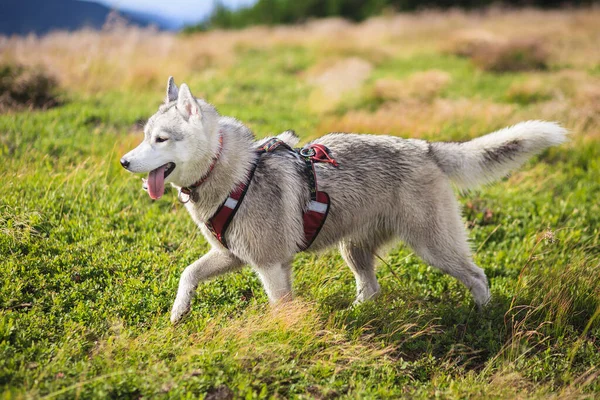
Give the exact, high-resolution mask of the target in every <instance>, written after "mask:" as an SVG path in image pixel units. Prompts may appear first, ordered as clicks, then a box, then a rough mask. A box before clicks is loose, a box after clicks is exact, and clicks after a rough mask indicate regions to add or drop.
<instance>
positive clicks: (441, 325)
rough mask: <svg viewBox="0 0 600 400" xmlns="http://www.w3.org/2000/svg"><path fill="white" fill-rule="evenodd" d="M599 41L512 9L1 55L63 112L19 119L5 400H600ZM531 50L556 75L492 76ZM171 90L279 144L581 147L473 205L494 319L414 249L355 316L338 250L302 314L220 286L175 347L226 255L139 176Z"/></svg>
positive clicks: (3, 349) (383, 271) (76, 41)
mask: <svg viewBox="0 0 600 400" xmlns="http://www.w3.org/2000/svg"><path fill="white" fill-rule="evenodd" d="M598 20H600V10H599V9H583V10H571V11H554V12H540V11H534V10H525V11H519V12H516V11H503V12H500V11H497V10H496V11H493V10H492V11H490V12H488V13H485V14H465V13H460V12H452V13H449V14H441V13H423V14H416V15H392V16H386V17H381V18H376V19H371V20H369V21H367V22H365V23H362V24H360V25H350V24H347V23H345V22H343V21H337V20H326V21H319V22H312V23H309V24H308V25H306V26H301V27H288V28H279V27H278V28H270V29H267V28H252V29H248V30H245V31H239V32H220V31H216V32H208V33H204V34H199V35H195V36H187V37H180V36H174V35H171V34H166V33H157V32H152V31H141V30H135V29H127V28H122V27H121V28H115V29H114V30H112V31H106V32H102V33H101V34H96V33H92V32H85V31H82V32H78V33H74V34H66V33H55V34H51V35H49V36H47V37H44V38H12V39H0V60H1V61H2V62H9V63H19V64H23V65H38V64H41V65H43V66H44V67H45V68H46V69H47V70H49V71H50V72H51V73H52V74H53V75H55V76H56V77H57V78H58V80H59V82H60V84H61V99H62V103H63V104H62V105H61V106H59V107H56V108H52V109H49V110H46V111H40V110H37V111H23V110H21V111H8V112H6V113H4V114H2V115H0V154H1V159H2V163H1V164H0V177H1V183H2V184H1V185H0V282H1V283H0V391H1V392H2V393H3V394H2V398H5V399H12V398H40V397H42V398H82V399H88V398H135V399H137V398H154V397H156V398H161V397H165V398H167V397H168V398H170V397H173V398H196V397H198V396H200V397H202V396H205V398H208V399H224V398H248V399H251V398H266V397H274V398H295V397H300V398H320V399H324V398H337V397H343V398H398V397H405V398H432V397H438V398H457V399H463V398H547V397H552V398H561V399H562V398H595V397H598V396H600V206H599V203H600V201H599V199H600V51H599V48H598V43H600V25H598V24H597V21H598ZM523 38H527V39H528V40H529V42H528V43H527V44H526V49H529V50H527V51H528V53H527V54H530V51H531V52H533V51H535V52H538V51H539V52H540V54H541V55H540V57H541V61H542V64H543V65H542V67H541V68H543V69H542V70H539V69H535V70H528V68H527V66H525V67H524V68H517V69H518V70H517V71H506V72H502V71H496V69H497V68H496V69H495V68H494V67H493V66H492V67H490V60H495V59H494V58H493V57H500V58H502V57H505V59H503V61H502V63H499V64H498V63H496V64H494V65H495V66H498V65H501V66H503V68H504V66H506V65H512V64H510V63H511V62H513V61H515V60H516V61H518V62H521V61H522V54H521V53H519V52H520V51H521V50H519V49H521V48H522V46H523V45H522V44H520V42H519V41H522V40H523ZM482 40H483V41H484V46H483V47H481V46H480V45H479V44H478V43H480V42H481V41H482ZM474 43H475V44H474ZM465 46H467V48H468V49H470V50H468V51H465V50H464V48H465ZM469 46H471V47H469ZM478 46H479V47H478ZM520 46H521V47H520ZM527 46H529V47H527ZM473 48H475V49H479V50H472V49H473ZM514 48H516V49H517V50H516V51H513V53H510V51H509V50H510V49H514ZM481 49H484V50H485V51H490V49H496V50H497V53H494V54H495V55H489V54H488V53H484V54H483V56H482V55H481V54H479V55H477V51H482V50H481ZM506 49H509V50H508V53H506V52H507V50H506ZM474 51H475V53H474ZM498 54H501V55H500V56H498ZM506 54H509V55H508V56H506ZM511 54H512V55H511ZM514 54H517V55H516V56H515V55H514ZM519 54H521V55H519ZM503 55H504V56H503ZM506 57H508V61H507V59H506ZM481 60H484V61H485V62H483V63H482V61H481ZM507 63H508V64H507ZM536 68H539V65H538V67H536ZM509 69H510V68H509ZM169 75H174V76H175V78H176V80H177V82H178V83H181V82H182V81H185V82H187V83H188V84H189V85H190V87H191V88H192V90H193V91H194V93H195V94H196V95H201V96H203V97H205V98H206V99H207V100H208V101H210V102H212V103H213V104H215V105H216V106H217V108H218V109H219V111H220V112H221V113H222V114H223V115H230V116H234V117H236V118H238V119H240V120H242V121H243V122H244V123H246V124H247V125H248V126H250V127H251V128H252V129H253V131H254V132H255V134H256V135H257V137H263V136H266V135H269V134H274V133H278V132H280V131H283V130H285V129H288V128H292V129H295V130H296V132H297V133H298V134H300V135H301V137H302V138H303V140H305V141H306V140H308V139H310V138H314V137H317V136H320V135H322V134H325V133H326V132H328V131H338V130H340V131H355V132H365V133H367V132H368V133H378V134H392V135H398V136H403V137H421V138H426V139H430V140H467V139H469V138H472V137H475V136H479V135H481V134H484V133H487V132H491V131H493V130H495V129H498V128H501V127H504V126H507V125H510V124H513V123H516V122H518V121H521V120H527V119H547V120H555V121H559V122H560V123H562V124H563V125H564V126H565V127H567V128H568V129H569V130H571V132H572V133H571V141H570V142H569V143H568V144H565V145H563V146H560V147H558V148H553V149H550V150H548V151H546V152H544V153H543V154H541V155H540V156H538V157H536V158H535V159H534V160H532V161H531V162H528V163H527V164H526V165H525V166H524V167H523V168H522V169H521V170H520V171H517V172H515V173H514V174H512V175H511V176H510V177H508V178H506V179H504V180H503V181H502V182H499V183H496V184H494V185H492V186H489V187H485V188H482V189H481V190H478V191H473V192H471V193H466V194H459V193H457V195H458V196H459V197H460V201H461V203H462V204H463V206H464V221H465V224H466V226H467V227H468V229H469V233H470V237H471V238H472V242H473V249H474V253H475V260H476V262H477V263H478V264H479V265H481V266H482V267H483V268H484V269H485V271H486V274H487V275H488V277H489V279H490V284H491V291H492V294H493V300H492V303H491V305H490V307H489V308H488V310H487V311H486V312H485V313H483V314H478V313H477V312H476V310H475V308H474V305H473V301H472V299H471V298H470V296H469V294H468V292H467V290H466V289H465V288H464V287H463V286H462V285H460V284H459V283H458V282H457V281H455V280H454V279H453V278H450V277H448V276H445V275H442V274H440V273H439V272H437V271H436V270H434V269H433V268H431V267H428V266H427V265H425V264H424V263H423V262H421V261H420V260H419V259H418V258H416V257H415V256H414V255H413V253H412V252H411V250H410V249H409V248H406V247H404V246H402V245H401V244H397V245H396V246H395V247H393V248H392V249H390V252H389V253H384V252H382V253H381V254H380V257H381V262H380V265H379V267H378V271H377V275H378V278H379V281H380V283H381V285H382V295H381V296H380V298H379V299H378V300H377V301H375V302H372V303H368V304H364V305H361V306H359V307H355V308H352V307H351V303H352V301H353V295H354V290H355V289H354V282H353V277H352V275H351V272H350V271H349V269H348V268H347V267H346V266H345V265H344V263H343V262H342V260H341V258H340V256H339V255H338V254H337V253H336V252H334V251H332V252H328V253H325V254H321V255H310V254H301V255H298V256H297V258H296V260H295V262H294V273H295V281H294V290H295V292H296V294H297V297H296V299H295V300H294V301H293V302H292V303H290V304H285V305H283V306H280V307H278V308H274V309H273V308H270V307H269V306H268V305H267V299H266V296H265V294H264V292H263V290H262V288H261V286H260V283H259V281H258V279H257V277H256V276H255V275H254V274H253V273H252V271H251V270H249V269H244V270H243V271H242V272H240V273H234V274H230V275H227V276H224V277H221V278H219V279H215V280H213V281H211V282H210V283H207V284H201V285H200V287H199V288H198V294H197V298H196V299H195V301H194V302H193V306H192V312H191V315H190V316H189V317H188V319H187V320H185V322H184V323H182V324H181V325H179V326H177V327H172V326H171V325H170V323H169V311H170V306H171V304H172V301H173V300H174V297H175V293H176V287H177V283H178V278H179V274H180V273H181V272H182V270H183V268H184V267H185V266H187V265H188V264H189V263H191V262H192V261H194V260H195V259H197V258H198V257H199V256H200V255H202V254H203V253H204V252H206V250H207V248H208V245H207V244H206V242H205V241H204V239H203V238H202V236H201V235H200V233H199V231H198V229H197V228H196V227H195V226H194V224H193V222H192V220H191V219H190V218H189V217H188V215H187V214H186V212H185V210H184V209H183V208H182V206H181V205H180V204H179V203H178V202H177V200H176V195H175V193H174V192H170V193H167V195H166V196H165V197H164V198H163V199H161V200H160V201H156V202H153V201H151V200H150V199H149V198H148V196H147V195H146V194H145V193H144V192H142V190H141V189H140V187H141V181H140V179H139V177H135V176H133V175H131V174H128V173H127V172H126V171H124V170H123V169H122V168H121V167H120V165H119V162H118V160H119V158H120V157H121V155H123V154H124V153H125V152H127V151H128V150H130V149H131V148H133V147H134V146H135V145H136V144H137V143H138V142H139V141H140V140H141V137H142V134H141V130H140V127H139V125H140V123H141V121H143V120H144V119H145V118H148V116H150V115H151V114H152V113H154V111H155V110H156V108H157V105H158V104H159V103H160V102H161V101H162V99H163V94H164V85H165V84H166V80H167V77H168V76H169Z"/></svg>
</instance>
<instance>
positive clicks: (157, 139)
mask: <svg viewBox="0 0 600 400" xmlns="http://www.w3.org/2000/svg"><path fill="white" fill-rule="evenodd" d="M167 140H169V138H164V137H160V136H159V137H157V138H156V143H162V142H166V141H167Z"/></svg>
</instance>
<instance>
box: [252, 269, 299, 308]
mask: <svg viewBox="0 0 600 400" xmlns="http://www.w3.org/2000/svg"><path fill="white" fill-rule="evenodd" d="M254 270H255V271H256V273H257V274H258V277H259V278H260V281H261V282H262V284H263V287H264V288H265V291H266V292H267V296H268V297H269V301H270V302H271V304H274V303H277V302H279V301H285V300H291V299H292V266H291V264H290V263H280V264H279V263H278V264H272V265H268V266H256V267H254Z"/></svg>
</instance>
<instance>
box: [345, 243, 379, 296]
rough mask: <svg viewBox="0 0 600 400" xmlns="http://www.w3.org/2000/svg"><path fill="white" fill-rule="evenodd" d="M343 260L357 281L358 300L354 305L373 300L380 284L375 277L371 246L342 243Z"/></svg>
mask: <svg viewBox="0 0 600 400" xmlns="http://www.w3.org/2000/svg"><path fill="white" fill-rule="evenodd" d="M339 247H340V253H341V254H342V258H343V259H344V261H346V263H347V264H348V266H349V267H350V269H351V270H352V272H353V273H354V279H355V280H356V300H354V304H358V303H362V302H364V301H366V300H369V299H372V298H374V297H375V296H377V294H378V293H379V290H380V288H379V283H377V277H376V276H375V267H374V256H373V251H372V250H371V249H370V247H371V246H366V245H365V246H361V245H359V244H355V243H354V242H352V241H350V240H345V241H342V242H341V243H340V246H339Z"/></svg>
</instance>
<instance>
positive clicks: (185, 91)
mask: <svg viewBox="0 0 600 400" xmlns="http://www.w3.org/2000/svg"><path fill="white" fill-rule="evenodd" d="M177 109H178V110H179V112H180V113H181V115H183V117H184V118H185V119H189V118H190V117H192V116H194V115H196V116H198V117H200V118H202V114H201V112H200V106H199V105H198V102H197V101H196V99H195V98H194V96H193V95H192V92H191V91H190V88H189V87H188V85H186V84H185V83H182V84H181V86H180V87H179V96H178V97H177Z"/></svg>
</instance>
